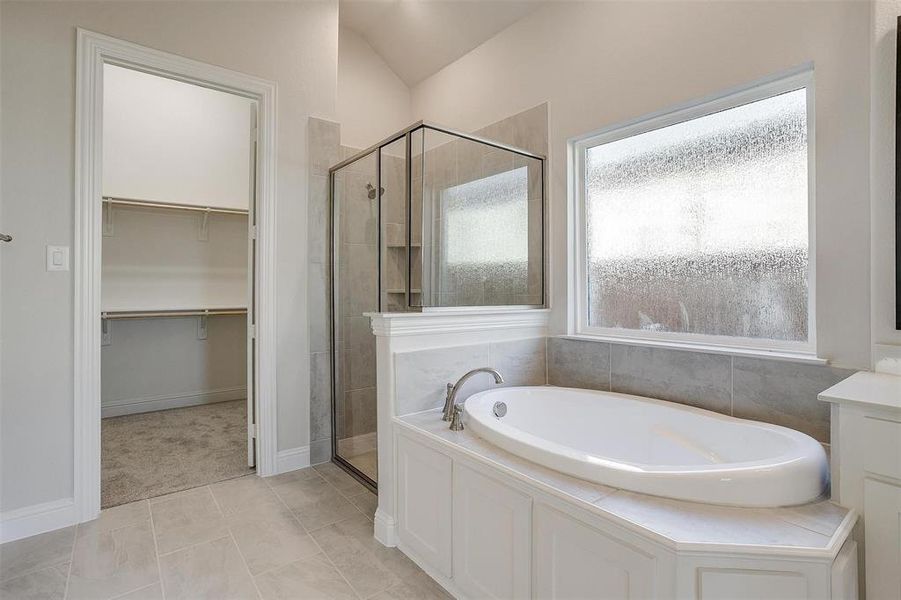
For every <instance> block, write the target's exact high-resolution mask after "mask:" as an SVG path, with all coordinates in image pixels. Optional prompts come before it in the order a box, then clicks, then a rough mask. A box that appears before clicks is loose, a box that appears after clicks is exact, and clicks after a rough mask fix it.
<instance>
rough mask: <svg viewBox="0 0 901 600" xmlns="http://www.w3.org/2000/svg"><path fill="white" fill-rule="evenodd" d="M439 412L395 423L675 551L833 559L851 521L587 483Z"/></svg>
mask: <svg viewBox="0 0 901 600" xmlns="http://www.w3.org/2000/svg"><path fill="white" fill-rule="evenodd" d="M439 412H440V411H435V410H432V411H426V412H422V413H416V414H412V415H406V416H403V417H398V418H396V419H395V423H396V424H397V425H399V426H401V427H402V428H403V429H405V430H407V431H409V432H412V433H414V434H419V435H423V436H426V437H427V438H429V439H431V440H434V441H436V442H439V443H441V444H442V445H444V446H445V447H448V448H449V449H451V450H453V451H456V452H459V453H461V454H463V455H465V456H467V457H468V458H469V459H472V460H476V461H479V462H481V463H484V464H489V465H492V466H494V467H496V468H498V469H500V470H501V471H502V472H503V473H505V474H506V475H508V476H511V477H513V478H515V479H518V480H520V481H522V482H524V483H527V484H529V485H533V486H535V487H538V488H540V489H541V490H542V491H544V492H546V493H550V494H552V495H555V496H557V497H560V498H564V499H567V500H569V501H573V502H575V503H576V504H577V505H578V506H580V507H581V508H584V509H587V510H589V511H591V512H594V513H597V514H602V515H604V516H606V517H608V518H613V520H615V521H617V522H619V523H620V524H622V525H624V526H626V527H628V528H630V529H632V530H635V531H639V532H641V533H644V534H646V535H649V537H651V538H653V539H654V540H655V541H658V542H660V543H663V544H664V545H667V546H670V547H673V548H677V549H680V550H682V549H685V550H692V549H702V548H703V547H709V546H718V547H722V546H730V547H731V548H733V549H734V550H736V551H741V552H747V553H759V554H767V553H771V552H773V551H774V550H776V549H778V551H779V552H780V553H783V554H784V553H786V552H787V553H791V554H794V553H797V554H798V556H820V555H831V556H835V554H836V553H838V551H839V550H840V548H841V545H842V543H843V542H844V540H845V538H846V537H847V536H848V534H849V532H850V530H851V528H852V527H853V526H854V523H855V522H856V520H857V515H856V513H855V512H854V511H853V510H850V509H847V508H845V507H843V506H839V505H838V504H835V503H833V502H830V501H828V500H818V501H815V502H812V503H810V504H805V505H803V506H794V507H783V508H740V507H730V506H717V505H712V504H700V503H696V502H686V501H682V500H672V499H669V498H661V497H657V496H649V495H646V494H639V493H636V492H631V491H628V490H623V489H616V488H612V487H608V486H605V485H600V484H597V483H592V482H589V481H585V480H582V479H578V478H575V477H570V476H568V475H565V474H563V473H560V472H557V471H554V470H551V469H548V468H545V467H543V466H541V465H538V464H536V463H533V462H531V461H528V460H525V459H523V458H520V457H518V456H515V455H513V454H511V453H509V452H506V451H505V450H502V449H501V448H498V447H497V446H495V445H493V444H490V443H488V442H486V441H484V440H482V439H481V438H479V437H478V436H476V435H475V434H474V433H472V432H470V431H469V430H463V431H450V430H449V429H448V426H447V423H446V422H444V421H442V420H441V417H440V414H439Z"/></svg>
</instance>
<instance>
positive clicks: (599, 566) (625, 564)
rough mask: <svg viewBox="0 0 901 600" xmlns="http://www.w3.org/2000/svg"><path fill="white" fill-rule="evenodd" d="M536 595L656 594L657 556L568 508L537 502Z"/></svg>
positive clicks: (625, 599)
mask: <svg viewBox="0 0 901 600" xmlns="http://www.w3.org/2000/svg"><path fill="white" fill-rule="evenodd" d="M533 535H534V540H535V541H534V546H533V553H534V557H535V558H534V564H535V597H536V598H548V599H564V598H620V599H622V600H631V599H633V598H657V597H661V596H660V595H659V594H657V593H656V589H655V588H656V573H655V562H656V561H655V557H654V555H652V554H649V553H647V552H644V551H642V550H641V549H639V548H637V547H634V546H631V545H629V544H627V543H625V542H624V541H622V540H619V539H617V538H615V537H612V536H610V535H609V534H608V533H606V532H604V531H602V530H600V529H597V528H595V527H592V526H591V525H590V524H588V523H586V522H585V521H583V520H581V519H577V518H575V517H573V516H571V515H569V514H567V513H566V512H564V511H561V510H558V509H556V508H553V507H551V506H548V505H546V504H538V505H537V506H536V507H535V517H534V520H533Z"/></svg>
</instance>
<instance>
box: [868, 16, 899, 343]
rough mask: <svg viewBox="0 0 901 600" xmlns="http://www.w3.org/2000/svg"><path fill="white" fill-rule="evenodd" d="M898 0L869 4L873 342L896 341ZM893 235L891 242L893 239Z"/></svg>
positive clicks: (897, 339)
mask: <svg viewBox="0 0 901 600" xmlns="http://www.w3.org/2000/svg"><path fill="white" fill-rule="evenodd" d="M899 15H901V1H899V0H879V1H877V2H875V3H874V4H873V37H872V48H873V51H872V63H871V64H872V81H871V87H870V89H871V90H872V98H871V102H870V110H871V113H870V124H871V131H872V139H871V142H870V155H871V157H872V162H871V164H870V177H871V179H870V185H871V191H872V196H871V197H872V228H873V230H872V237H873V255H872V260H873V271H872V273H873V275H872V277H873V281H872V288H873V298H872V300H873V322H872V325H873V343H874V344H899V345H901V331H898V330H896V329H895V293H896V291H895V244H901V240H895V56H896V54H895V53H896V42H897V37H896V36H897V34H896V31H897V22H898V16H899ZM893 240H894V243H893Z"/></svg>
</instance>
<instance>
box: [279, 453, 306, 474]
mask: <svg viewBox="0 0 901 600" xmlns="http://www.w3.org/2000/svg"><path fill="white" fill-rule="evenodd" d="M309 466H310V447H309V446H299V447H297V448H290V449H288V450H279V452H278V456H277V457H276V460H275V473H274V475H278V474H280V473H288V472H289V471H296V470H297V469H303V468H306V467H309Z"/></svg>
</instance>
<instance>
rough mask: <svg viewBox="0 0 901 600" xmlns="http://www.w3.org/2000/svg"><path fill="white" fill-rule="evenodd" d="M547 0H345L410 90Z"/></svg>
mask: <svg viewBox="0 0 901 600" xmlns="http://www.w3.org/2000/svg"><path fill="white" fill-rule="evenodd" d="M542 4H544V1H543V0H340V4H339V7H340V8H339V15H340V23H341V25H342V26H343V27H348V28H350V29H352V30H354V31H356V32H357V33H358V34H359V35H360V36H362V37H363V39H365V40H366V41H367V42H368V43H369V45H370V46H372V48H373V49H374V50H375V51H376V52H378V53H379V55H381V57H382V58H383V59H384V60H385V62H386V63H388V66H390V67H391V69H392V70H393V71H394V72H395V73H397V75H398V76H399V77H400V78H401V79H402V80H403V81H404V83H406V84H407V85H408V86H411V87H412V86H414V85H416V84H417V83H419V82H420V81H422V80H423V79H425V78H426V77H428V76H430V75H432V74H434V73H436V72H438V71H439V70H441V69H442V68H443V67H445V66H447V65H449V64H450V63H452V62H454V61H455V60H457V59H458V58H460V57H461V56H463V55H464V54H466V53H467V52H469V51H470V50H472V49H473V48H475V47H477V46H479V45H480V44H482V43H483V42H485V41H486V40H488V39H490V38H491V37H493V36H494V35H496V34H497V33H498V32H500V31H502V30H503V29H506V28H507V27H509V26H510V25H512V24H513V23H515V22H516V21H518V20H520V19H522V18H523V17H525V16H526V15H528V14H529V13H531V12H533V11H535V10H537V9H538V8H539V7H540V6H541V5H542Z"/></svg>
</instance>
